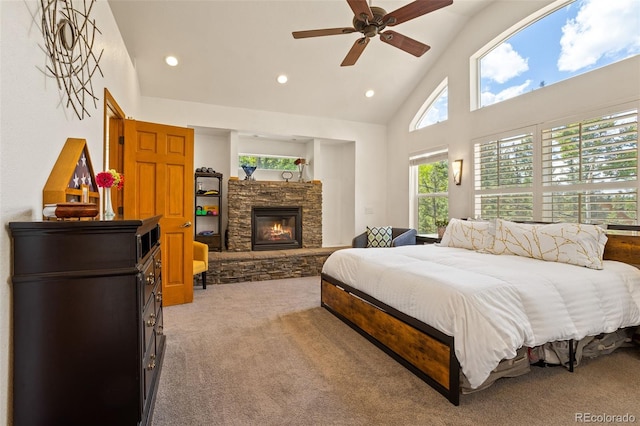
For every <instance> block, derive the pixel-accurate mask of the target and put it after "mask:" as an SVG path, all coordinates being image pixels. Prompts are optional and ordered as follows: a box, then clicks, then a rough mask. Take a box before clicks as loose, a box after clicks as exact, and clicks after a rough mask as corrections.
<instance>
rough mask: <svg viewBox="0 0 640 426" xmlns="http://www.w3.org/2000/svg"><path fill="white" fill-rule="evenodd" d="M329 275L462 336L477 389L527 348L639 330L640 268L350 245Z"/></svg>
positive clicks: (461, 349) (458, 344) (334, 258)
mask: <svg viewBox="0 0 640 426" xmlns="http://www.w3.org/2000/svg"><path fill="white" fill-rule="evenodd" d="M323 272H324V273H325V274H328V275H329V276H331V277H333V278H336V279H338V280H340V281H342V282H343V283H345V284H348V285H350V286H352V287H355V288H357V289H359V290H361V291H363V292H365V293H367V294H369V295H371V296H373V297H374V298H376V299H378V300H380V301H382V302H384V303H386V304H387V305H390V306H392V307H394V308H396V309H398V310H400V311H401V312H404V313H405V314H408V315H410V316H412V317H414V318H416V319H419V320H421V321H423V322H425V323H427V324H429V325H431V326H433V327H435V328H436V329H438V330H440V331H442V332H444V333H446V334H448V335H450V336H453V337H454V339H455V340H454V341H455V353H456V356H457V358H458V361H459V362H460V367H461V368H462V372H463V373H464V374H465V375H466V377H467V379H469V382H470V384H471V386H472V387H473V388H476V387H478V386H479V385H480V384H482V383H483V382H484V381H485V379H486V378H487V377H488V376H489V373H490V372H491V371H492V370H493V369H494V368H495V367H496V366H497V365H498V363H499V362H500V361H501V360H502V359H508V358H512V357H514V356H515V355H516V350H517V349H518V348H520V347H522V346H529V347H533V346H538V345H541V344H544V343H547V342H552V341H557V340H568V339H576V340H577V339H581V338H583V337H585V336H592V335H596V334H599V333H603V332H612V331H615V330H617V329H618V328H621V327H628V326H635V325H640V270H638V269H637V268H634V267H632V266H630V265H626V264H624V263H620V262H614V261H605V262H604V269H603V270H593V269H588V268H584V267H580V266H574V265H567V264H564V263H555V262H545V261H542V260H535V259H530V258H525V257H519V256H507V255H502V256H498V255H492V254H482V253H478V252H474V251H471V250H465V249H459V248H449V247H439V246H437V245H422V246H421V245H418V246H403V247H395V248H391V249H389V248H367V249H344V250H338V251H336V252H334V253H333V254H332V255H331V256H330V257H329V258H328V259H327V261H326V263H325V264H324V267H323Z"/></svg>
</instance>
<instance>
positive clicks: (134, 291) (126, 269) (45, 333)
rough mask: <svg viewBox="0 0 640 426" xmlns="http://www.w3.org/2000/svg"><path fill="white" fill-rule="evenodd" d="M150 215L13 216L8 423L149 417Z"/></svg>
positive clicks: (154, 306) (156, 296)
mask: <svg viewBox="0 0 640 426" xmlns="http://www.w3.org/2000/svg"><path fill="white" fill-rule="evenodd" d="M159 219H160V218H159V217H158V216H156V217H153V218H149V219H144V220H138V219H131V220H113V221H73V222H70V221H57V222H52V221H45V222H12V223H10V224H9V229H10V232H11V236H12V246H13V247H12V248H13V275H12V284H13V364H14V367H13V373H14V377H13V419H14V425H16V426H20V425H45V424H46V425H65V426H69V425H89V424H90V425H123V426H124V425H136V426H137V425H148V424H150V423H151V416H152V413H153V404H154V402H155V394H156V391H157V386H158V382H159V376H160V369H161V366H162V359H163V355H164V345H165V336H164V334H163V331H162V327H163V324H162V320H163V318H162V293H161V291H162V285H161V280H162V273H161V271H162V262H161V251H160V227H159V224H158V221H159Z"/></svg>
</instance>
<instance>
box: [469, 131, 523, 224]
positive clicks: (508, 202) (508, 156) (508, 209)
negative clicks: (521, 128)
mask: <svg viewBox="0 0 640 426" xmlns="http://www.w3.org/2000/svg"><path fill="white" fill-rule="evenodd" d="M474 163H475V190H476V191H475V195H476V197H475V205H476V207H475V215H476V216H477V217H482V218H487V219H490V218H496V217H501V218H504V219H511V220H531V219H532V218H533V192H532V190H531V187H532V184H533V177H534V174H533V133H532V132H525V133H519V134H516V135H513V136H507V137H502V138H498V139H494V140H489V141H485V142H479V143H476V144H475V162H474Z"/></svg>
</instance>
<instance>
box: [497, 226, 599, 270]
mask: <svg viewBox="0 0 640 426" xmlns="http://www.w3.org/2000/svg"><path fill="white" fill-rule="evenodd" d="M606 242H607V235H606V234H605V231H604V229H602V228H601V227H599V226H596V225H585V224H579V223H553V224H525V223H514V222H510V221H507V220H503V219H496V224H495V235H494V242H493V247H492V248H491V249H490V250H489V251H490V252H491V253H493V254H512V255H516V256H526V257H532V258H534V259H541V260H546V261H550V262H561V263H569V264H571V265H579V266H586V267H587V268H591V269H602V255H603V254H604V245H605V244H606Z"/></svg>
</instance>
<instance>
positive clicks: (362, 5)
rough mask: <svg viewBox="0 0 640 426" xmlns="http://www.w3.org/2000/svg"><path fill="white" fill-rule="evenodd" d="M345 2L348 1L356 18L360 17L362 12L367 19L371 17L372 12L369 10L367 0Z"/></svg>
mask: <svg viewBox="0 0 640 426" xmlns="http://www.w3.org/2000/svg"><path fill="white" fill-rule="evenodd" d="M347 3H349V7H351V10H353V14H354V15H356V18H360V19H362V15H363V14H364V15H365V16H366V17H367V19H373V12H371V8H370V7H369V4H368V3H367V0H347Z"/></svg>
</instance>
